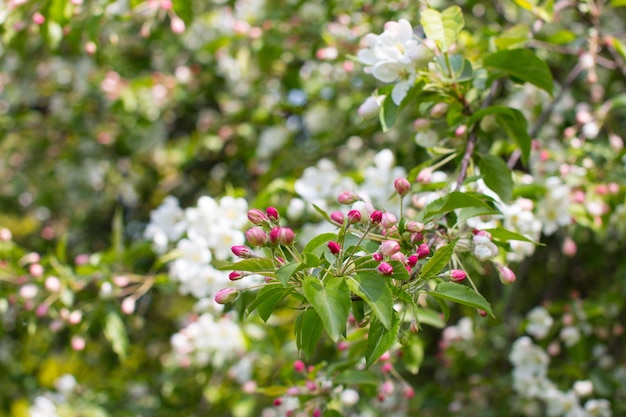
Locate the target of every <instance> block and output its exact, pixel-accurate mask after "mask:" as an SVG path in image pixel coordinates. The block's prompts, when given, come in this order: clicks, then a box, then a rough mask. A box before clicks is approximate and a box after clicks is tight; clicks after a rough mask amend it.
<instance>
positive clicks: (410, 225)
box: [405, 221, 424, 233]
mask: <svg viewBox="0 0 626 417" xmlns="http://www.w3.org/2000/svg"><path fill="white" fill-rule="evenodd" d="M405 227H406V230H407V231H409V232H411V233H419V232H421V231H422V230H424V223H420V222H415V221H410V222H407V224H406V226H405Z"/></svg>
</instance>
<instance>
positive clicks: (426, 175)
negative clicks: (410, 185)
mask: <svg viewBox="0 0 626 417" xmlns="http://www.w3.org/2000/svg"><path fill="white" fill-rule="evenodd" d="M432 175H433V170H432V169H430V168H424V169H423V170H421V171H420V172H419V174H417V178H416V179H415V181H417V182H419V183H420V184H430V180H431V178H432Z"/></svg>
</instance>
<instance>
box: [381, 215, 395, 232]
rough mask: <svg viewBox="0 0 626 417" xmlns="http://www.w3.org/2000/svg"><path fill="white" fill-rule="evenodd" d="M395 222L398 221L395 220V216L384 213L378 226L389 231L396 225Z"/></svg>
mask: <svg viewBox="0 0 626 417" xmlns="http://www.w3.org/2000/svg"><path fill="white" fill-rule="evenodd" d="M397 222H398V219H397V218H396V216H395V215H394V214H393V213H390V212H386V213H384V214H383V218H382V220H381V221H380V224H381V225H382V226H383V227H384V228H385V229H391V228H392V227H393V226H395V225H396V223H397Z"/></svg>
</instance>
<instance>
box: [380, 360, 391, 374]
mask: <svg viewBox="0 0 626 417" xmlns="http://www.w3.org/2000/svg"><path fill="white" fill-rule="evenodd" d="M392 369H393V365H392V364H391V363H389V362H385V363H383V364H382V366H381V367H380V371H381V372H382V373H383V374H388V373H389V372H391V370H392Z"/></svg>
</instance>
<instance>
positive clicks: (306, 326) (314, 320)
mask: <svg viewBox="0 0 626 417" xmlns="http://www.w3.org/2000/svg"><path fill="white" fill-rule="evenodd" d="M323 331H324V324H323V323H322V319H320V316H319V315H318V314H317V313H316V312H315V310H313V309H312V308H309V309H307V310H305V311H304V312H302V313H301V314H300V315H299V316H298V318H297V319H296V325H295V333H296V346H297V347H298V349H299V350H301V351H302V352H303V353H304V356H305V357H307V358H310V357H311V356H313V353H315V348H316V347H317V344H318V343H319V341H320V338H321V337H322V332H323Z"/></svg>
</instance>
